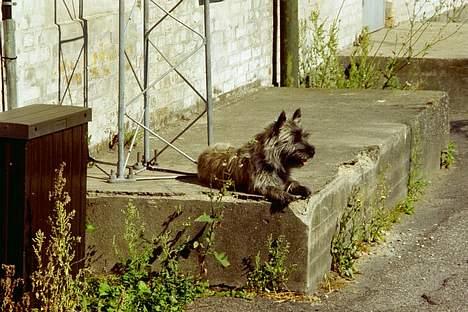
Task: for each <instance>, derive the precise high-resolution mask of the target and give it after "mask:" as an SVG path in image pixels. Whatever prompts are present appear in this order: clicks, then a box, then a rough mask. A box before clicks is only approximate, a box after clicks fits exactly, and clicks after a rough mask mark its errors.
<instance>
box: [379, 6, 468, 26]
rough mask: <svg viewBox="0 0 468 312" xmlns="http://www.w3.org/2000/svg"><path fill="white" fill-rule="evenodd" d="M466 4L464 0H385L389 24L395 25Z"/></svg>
mask: <svg viewBox="0 0 468 312" xmlns="http://www.w3.org/2000/svg"><path fill="white" fill-rule="evenodd" d="M466 4H468V1H466V0H386V8H387V9H386V16H387V17H388V18H389V19H390V20H391V21H389V26H390V25H393V26H394V25H397V24H399V23H401V22H405V21H407V20H408V19H410V17H411V16H415V17H417V18H418V19H422V18H427V17H430V16H432V15H434V13H435V12H438V13H443V12H446V11H447V10H450V9H453V8H459V7H462V6H463V5H466Z"/></svg>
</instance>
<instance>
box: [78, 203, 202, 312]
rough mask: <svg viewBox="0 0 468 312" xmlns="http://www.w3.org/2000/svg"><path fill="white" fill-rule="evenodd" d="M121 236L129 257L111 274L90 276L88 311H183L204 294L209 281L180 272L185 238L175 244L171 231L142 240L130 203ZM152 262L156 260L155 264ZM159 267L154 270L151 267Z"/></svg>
mask: <svg viewBox="0 0 468 312" xmlns="http://www.w3.org/2000/svg"><path fill="white" fill-rule="evenodd" d="M123 213H124V215H125V232H124V239H125V241H126V243H127V251H126V253H127V254H128V257H127V258H126V260H124V262H121V263H120V264H118V265H116V266H115V267H114V268H113V270H112V272H111V274H107V275H104V276H97V277H96V276H91V277H90V278H89V279H88V288H87V289H86V293H87V294H86V297H87V309H89V310H91V311H182V310H183V307H184V306H185V305H186V304H188V303H189V302H192V301H193V300H194V299H195V298H197V297H199V296H201V295H202V294H204V293H205V292H206V290H207V287H208V284H207V283H206V282H203V281H201V280H200V279H198V278H195V277H193V276H190V275H185V274H183V273H182V271H181V269H180V266H179V257H180V254H181V252H182V250H184V248H186V243H187V241H186V242H184V243H182V244H179V245H174V244H173V241H172V239H171V237H170V233H163V234H162V235H160V236H159V237H157V238H156V239H154V240H153V241H149V240H145V239H144V233H145V226H144V224H143V223H142V222H141V218H140V215H139V212H138V209H137V208H136V207H135V206H134V205H133V203H131V202H130V203H129V204H128V206H127V208H126V209H125V210H124V211H123ZM153 262H157V265H156V264H155V263H153ZM155 266H156V267H158V268H159V269H158V270H154V269H153V268H154V267H155Z"/></svg>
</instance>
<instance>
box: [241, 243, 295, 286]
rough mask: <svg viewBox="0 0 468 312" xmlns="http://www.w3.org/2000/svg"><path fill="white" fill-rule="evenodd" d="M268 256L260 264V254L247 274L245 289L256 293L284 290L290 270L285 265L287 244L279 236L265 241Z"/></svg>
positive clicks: (287, 253)
mask: <svg viewBox="0 0 468 312" xmlns="http://www.w3.org/2000/svg"><path fill="white" fill-rule="evenodd" d="M267 248H268V256H267V260H266V261H265V262H263V263H262V262H261V257H260V252H259V253H258V254H257V255H256V256H255V263H254V264H253V265H252V266H251V267H250V268H249V272H248V274H247V288H248V289H251V290H253V291H257V292H270V291H275V292H276V291H279V290H282V289H285V288H286V282H287V281H288V278H289V274H290V272H291V268H290V267H288V266H287V265H286V260H287V258H288V255H289V242H288V241H287V240H286V238H285V237H284V236H283V235H281V236H279V237H278V238H277V239H273V236H272V235H270V236H269V237H268V241H267Z"/></svg>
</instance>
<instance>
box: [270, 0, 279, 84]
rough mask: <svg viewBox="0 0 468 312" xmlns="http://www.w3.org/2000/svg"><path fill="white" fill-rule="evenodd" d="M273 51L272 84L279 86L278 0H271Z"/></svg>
mask: <svg viewBox="0 0 468 312" xmlns="http://www.w3.org/2000/svg"><path fill="white" fill-rule="evenodd" d="M272 3H273V51H272V55H271V56H272V57H271V58H272V65H273V66H272V76H273V77H272V81H271V82H272V84H273V86H275V87H278V86H279V82H278V11H279V10H278V7H279V3H278V0H273V1H272Z"/></svg>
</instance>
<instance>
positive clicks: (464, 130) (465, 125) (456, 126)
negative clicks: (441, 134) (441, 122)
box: [450, 120, 468, 138]
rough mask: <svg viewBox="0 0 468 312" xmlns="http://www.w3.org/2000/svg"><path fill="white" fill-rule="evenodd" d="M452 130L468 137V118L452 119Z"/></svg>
mask: <svg viewBox="0 0 468 312" xmlns="http://www.w3.org/2000/svg"><path fill="white" fill-rule="evenodd" d="M450 132H452V133H459V134H463V135H464V136H465V137H466V138H468V120H455V121H451V122H450Z"/></svg>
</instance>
